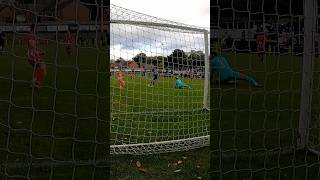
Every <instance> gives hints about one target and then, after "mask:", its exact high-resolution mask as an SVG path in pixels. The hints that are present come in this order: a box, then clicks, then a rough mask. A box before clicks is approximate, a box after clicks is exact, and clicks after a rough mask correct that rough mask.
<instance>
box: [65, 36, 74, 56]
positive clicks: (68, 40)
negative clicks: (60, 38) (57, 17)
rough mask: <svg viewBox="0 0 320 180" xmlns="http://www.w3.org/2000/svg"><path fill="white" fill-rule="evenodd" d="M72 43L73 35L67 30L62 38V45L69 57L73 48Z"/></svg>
mask: <svg viewBox="0 0 320 180" xmlns="http://www.w3.org/2000/svg"><path fill="white" fill-rule="evenodd" d="M73 43H74V38H73V35H72V34H71V33H70V31H69V30H68V31H67V33H66V35H65V36H64V45H65V47H66V50H67V53H68V55H69V56H70V55H71V48H72V46H73Z"/></svg>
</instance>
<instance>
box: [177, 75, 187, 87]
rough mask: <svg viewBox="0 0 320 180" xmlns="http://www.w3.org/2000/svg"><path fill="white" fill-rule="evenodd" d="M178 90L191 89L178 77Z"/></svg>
mask: <svg viewBox="0 0 320 180" xmlns="http://www.w3.org/2000/svg"><path fill="white" fill-rule="evenodd" d="M176 88H179V89H186V88H190V86H188V85H186V84H184V83H183V82H182V81H181V79H179V78H178V77H176Z"/></svg>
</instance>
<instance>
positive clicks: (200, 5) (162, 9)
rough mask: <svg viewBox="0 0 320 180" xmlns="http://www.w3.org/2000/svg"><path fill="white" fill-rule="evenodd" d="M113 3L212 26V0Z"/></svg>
mask: <svg viewBox="0 0 320 180" xmlns="http://www.w3.org/2000/svg"><path fill="white" fill-rule="evenodd" d="M110 2H111V4H114V5H117V6H121V7H124V8H127V9H130V10H134V11H137V12H141V13H144V14H148V15H151V16H156V17H160V18H165V19H168V20H173V21H176V22H180V23H185V24H189V25H195V26H201V27H206V28H208V29H209V27H210V0H111V1H110Z"/></svg>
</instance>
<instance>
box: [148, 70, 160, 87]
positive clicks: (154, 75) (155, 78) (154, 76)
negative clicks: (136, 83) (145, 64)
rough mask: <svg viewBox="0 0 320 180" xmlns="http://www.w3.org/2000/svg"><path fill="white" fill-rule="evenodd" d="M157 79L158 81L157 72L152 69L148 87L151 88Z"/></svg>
mask: <svg viewBox="0 0 320 180" xmlns="http://www.w3.org/2000/svg"><path fill="white" fill-rule="evenodd" d="M158 79H159V72H158V69H157V67H154V68H153V69H152V80H151V82H150V84H149V86H150V87H153V86H154V85H155V83H156V81H157V80H158Z"/></svg>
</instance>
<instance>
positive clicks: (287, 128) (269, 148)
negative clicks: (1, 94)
mask: <svg viewBox="0 0 320 180" xmlns="http://www.w3.org/2000/svg"><path fill="white" fill-rule="evenodd" d="M225 55H226V56H227V57H228V59H230V60H231V64H232V65H233V66H234V68H235V69H238V70H240V71H242V72H244V73H246V74H250V75H252V76H253V77H255V79H256V80H257V81H258V82H260V83H261V84H264V88H253V87H250V86H249V85H248V84H247V83H246V82H239V83H238V84H237V85H228V86H223V87H221V86H214V87H213V88H212V90H211V109H212V111H211V121H210V122H211V124H210V126H211V127H210V130H211V139H210V140H211V164H212V166H211V169H210V173H211V177H213V178H214V179H304V177H308V179H319V178H320V176H319V173H320V164H319V157H317V156H314V155H312V154H311V153H308V152H306V151H304V150H297V140H298V125H299V109H300V93H301V79H302V56H278V55H268V56H267V57H266V59H265V62H264V63H262V62H260V61H259V60H258V59H257V57H256V56H255V55H254V54H252V55H248V54H236V55H235V54H232V53H226V54H225ZM315 71H319V63H318V59H316V62H315ZM314 79H315V84H314V85H315V87H318V85H317V84H318V83H316V80H317V79H318V77H316V76H315V78H314ZM318 90H319V89H317V90H316V89H315V91H318ZM318 98H319V97H318V93H315V94H314V96H313V99H314V103H313V109H315V110H316V109H318V104H316V100H318ZM315 114H318V112H316V111H313V115H315ZM318 120H319V119H312V121H313V122H314V123H316V121H318ZM319 127H320V126H319V121H318V125H316V124H314V125H313V129H312V130H311V131H310V133H311V134H312V135H313V136H315V137H316V136H317V137H318V141H315V142H316V143H317V144H318V147H319V145H320V144H319V142H320V141H319V137H320V136H319V135H317V134H318V133H319V131H320V128H319Z"/></svg>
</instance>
